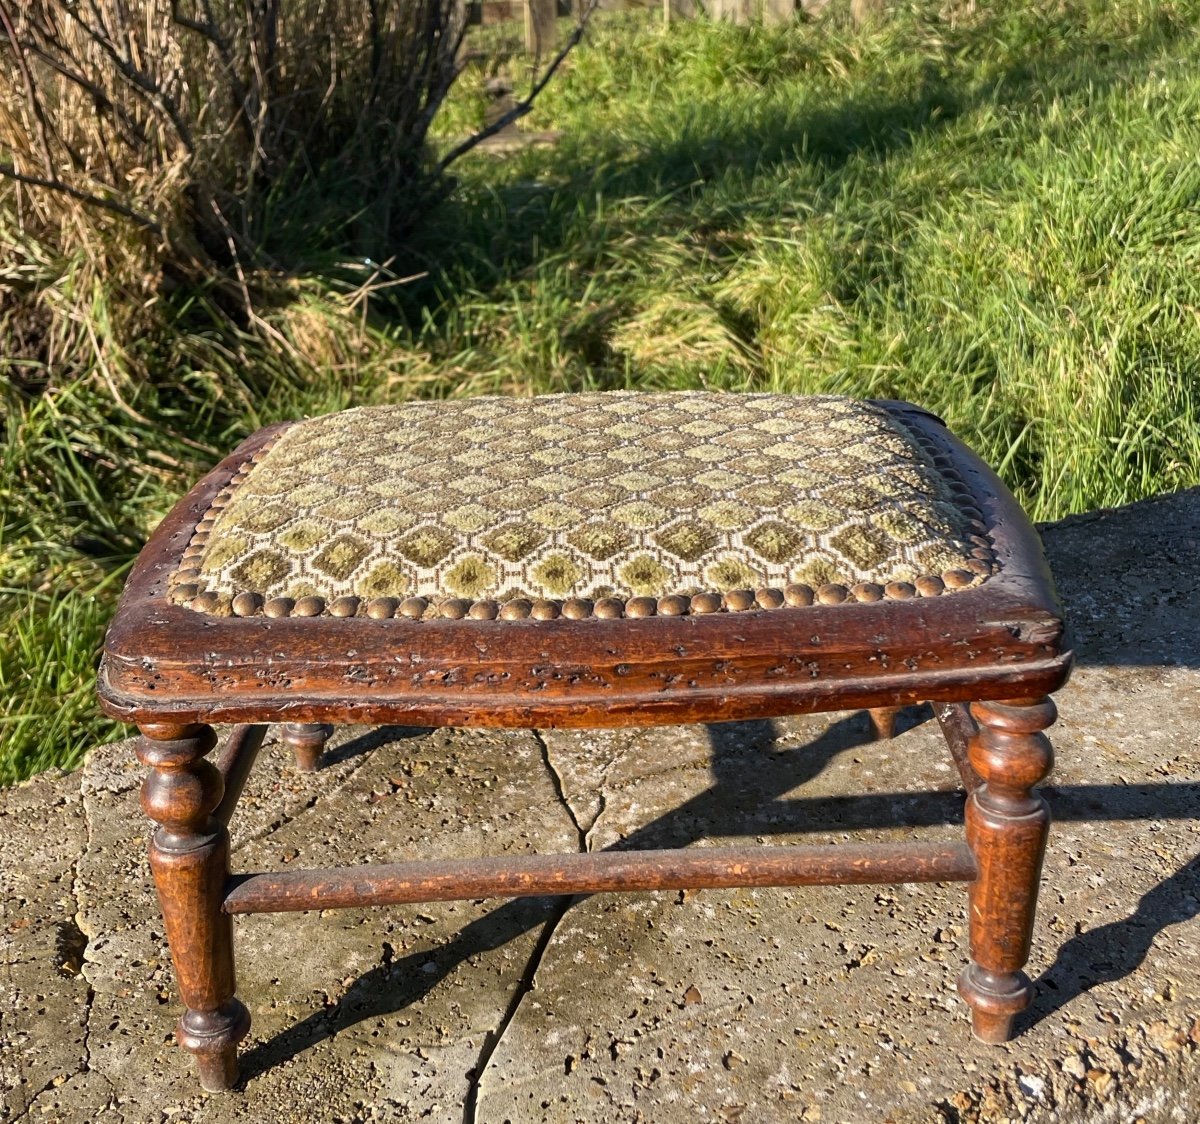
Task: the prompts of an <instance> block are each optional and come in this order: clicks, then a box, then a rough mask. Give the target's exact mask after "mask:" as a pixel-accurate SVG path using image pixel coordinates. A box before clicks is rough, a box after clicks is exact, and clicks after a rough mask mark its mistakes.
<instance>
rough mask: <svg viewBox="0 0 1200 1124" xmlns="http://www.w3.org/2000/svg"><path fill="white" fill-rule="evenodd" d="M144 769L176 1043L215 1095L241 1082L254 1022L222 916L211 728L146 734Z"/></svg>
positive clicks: (223, 836)
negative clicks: (174, 999) (173, 989)
mask: <svg viewBox="0 0 1200 1124" xmlns="http://www.w3.org/2000/svg"><path fill="white" fill-rule="evenodd" d="M141 732H142V736H141V738H140V739H139V740H138V745H137V755H138V759H139V760H140V761H141V762H142V763H143V764H144V765H147V766H149V767H150V775H149V776H148V777H147V778H146V782H145V784H144V785H143V786H142V807H143V809H145V812H146V814H147V815H148V816H149V817H150V818H151V819H152V820H155V821H156V822H157V823H158V825H159V827H158V829H157V830H156V831H155V832H154V837H153V839H152V840H151V842H150V869H151V871H153V873H154V883H155V885H156V886H157V887H158V898H159V902H160V903H161V906H162V915H163V925H164V926H165V928H166V933H167V941H168V943H169V944H170V946H171V960H172V961H173V963H174V965H175V979H176V980H177V981H178V984H179V992H180V995H181V996H182V998H183V1003H184V1006H185V1007H186V1010H185V1011H184V1013H183V1018H181V1019H180V1020H179V1029H178V1037H179V1043H180V1045H181V1046H183V1047H184V1048H185V1049H187V1050H190V1051H191V1053H192V1054H193V1055H194V1056H195V1058H196V1063H197V1066H198V1067H199V1070H200V1084H201V1085H202V1086H203V1087H204V1088H205V1089H207V1090H209V1091H210V1092H214V1093H215V1092H220V1091H222V1090H225V1089H230V1088H232V1087H233V1085H234V1084H235V1083H236V1081H237V1044H238V1043H239V1042H240V1041H241V1040H242V1039H243V1038H244V1037H245V1036H246V1034H247V1033H248V1032H249V1030H250V1015H249V1012H247V1010H246V1008H245V1007H244V1006H243V1005H242V1004H241V1003H240V1002H239V1001H238V1000H237V999H236V998H235V997H234V991H235V989H236V982H235V979H234V972H233V919H232V918H231V917H230V916H229V915H228V914H224V913H222V912H221V903H222V899H223V896H224V892H225V882H226V880H227V879H228V877H229V835H228V833H227V832H226V830H225V827H224V825H223V824H222V823H221V822H220V821H219V820H217V819H216V818H214V816H213V815H212V813H213V810H214V809H215V808H217V807H218V805H219V804H220V803H221V796H222V792H223V788H224V785H223V783H222V781H221V774H220V773H219V772H218V771H217V768H216V766H215V765H213V764H212V763H211V762H209V761H206V760H204V755H205V754H206V753H208V751H209V750H210V749H212V747H213V746H214V745H215V744H216V738H215V736H214V735H213V731H212V727H211V726H174V725H166V724H162V725H146V726H142V727H141Z"/></svg>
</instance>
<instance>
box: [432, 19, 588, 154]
mask: <svg viewBox="0 0 1200 1124" xmlns="http://www.w3.org/2000/svg"><path fill="white" fill-rule="evenodd" d="M599 2H600V0H588V5H587V7H586V8H585V9H584V10H583V11H582V12H581V13H580V15H579V22H578V23H577V24H576V25H575V27H574V29H573V30H572V31H571V34H570V37H569V38H568V39H567V41H566V43H564V44H563V47H562V50H560V51H559V52H558V54H557V55H555V56H554V58H553V59H552V60H551V62H550V65H549V66H547V67H546V70H545V72H544V73H543V74H542V76H541V77H540V78H539V79H538V80H537V81H536V82H535V83H534V84H533V86H532V88H531V89H530V91H529V93H528V94H527V95H526V96H525V98H524V99H523V100H522V101H519V102H517V104H516V105H514V106H513V107H512V109H510V110H509V111H508V112H507V113H505V114H503V115H502V116H501V117H499V118H497V119H496V120H495V121H493V122H492V123H491V124H490V125H488V126H487V128H485V129H481V130H480V131H479V132H478V133H476V134H475V135H474V136H471V137H468V138H467V139H466V140H465V141H463V142H462V143H461V144H457V145H455V146H454V148H452V149H451V150H450V151H449V152H448V153H446V155H445V156H443V157H442V158H441V160H439V161H438V163H437V168H436V170H437V171H438V172H444V171H445V170H446V169H447V168H448V167H449V166H450V165H451V164H453V163H454V161H455V160H457V159H459V157H462V156H465V155H466V154H467V153H468V152H470V151H471V149H473V148H474V147H475V146H476V145H479V144H482V143H483V142H484V141H485V140H487V139H488V137H494V136H495V135H496V134H497V133H499V132H501V131H502V130H504V129H507V128H508V126H509V125H511V124H512V123H513V122H514V121H518V120H520V119H521V118H522V117H524V116H525V114H527V113H528V112H529V111H530V110H531V109H532V108H533V102H534V99H535V98H536V97H537V96H538V94H540V93H541V92H542V90H543V89H545V87H546V83H547V82H549V81H550V79H551V78H553V77H554V72H555V71H556V70H557V69H558V68H559V67H560V66H561V65H562V63H563V60H564V59H565V58H566V57H567V55H569V54H570V53H571V51H572V50H574V48H575V45H576V44H577V43H578V42H579V40H580V39H582V38H583V33H584V31H586V30H587V24H588V20H590V19H591V18H592V13H593V12H594V11H595V10H596V6H597V5H598V4H599Z"/></svg>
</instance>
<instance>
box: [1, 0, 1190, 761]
mask: <svg viewBox="0 0 1200 1124" xmlns="http://www.w3.org/2000/svg"><path fill="white" fill-rule="evenodd" d="M943 8H944V6H943V5H942V4H940V3H939V4H933V3H926V2H924V0H920V2H917V3H912V4H909V5H906V6H904V7H903V8H902V9H898V10H896V11H895V12H894V13H893V14H892V16H890V17H889V18H888V19H886V20H881V21H878V22H877V23H875V24H874V25H872V26H870V27H866V28H863V29H859V30H856V29H853V28H851V27H850V26H849V25H848V23H846V22H844V21H840V20H838V19H833V20H829V21H824V22H821V23H816V24H798V25H796V26H795V27H793V28H791V29H787V30H782V31H778V30H766V29H762V28H735V27H729V26H713V25H709V24H706V23H701V22H697V23H690V24H689V23H684V24H675V25H673V26H672V27H671V29H670V30H669V31H668V32H665V33H664V32H663V31H662V30H661V29H660V28H659V27H657V26H656V25H655V24H653V23H648V22H646V21H644V20H643V21H638V20H622V19H616V18H614V17H611V16H608V17H602V18H601V19H600V20H599V21H598V23H597V27H596V29H595V31H594V33H593V34H592V37H591V41H590V43H589V44H588V46H587V47H586V48H584V49H581V50H580V51H579V52H577V54H576V55H575V56H574V57H573V59H572V60H571V61H570V63H569V64H568V67H567V68H565V70H564V73H563V76H562V79H561V80H560V81H558V82H556V83H555V84H553V85H552V86H551V87H549V88H548V90H547V92H546V94H545V96H544V98H543V100H542V101H541V102H540V103H539V106H538V108H537V109H536V111H535V113H534V114H533V115H531V118H530V119H529V122H528V126H529V127H530V128H537V129H556V130H561V132H562V134H563V135H562V139H561V141H560V142H559V143H558V144H557V145H556V146H554V147H553V148H542V149H534V150H528V151H525V152H523V153H520V154H519V155H517V156H514V157H511V158H507V159H505V160H497V159H496V158H493V157H489V156H484V155H477V156H472V157H470V158H468V160H467V161H464V162H463V163H462V164H461V165H459V166H458V167H457V169H456V172H457V174H458V176H459V177H460V182H459V185H458V190H457V192H456V194H455V195H454V196H453V197H452V198H451V199H450V200H449V201H448V202H447V203H446V204H445V205H444V206H443V207H442V209H441V210H440V211H439V212H437V213H436V214H435V215H434V216H433V217H432V218H431V220H429V221H428V222H426V223H425V224H424V225H423V226H422V228H421V230H420V231H419V233H418V235H417V236H416V238H415V239H414V241H413V242H412V243H411V244H410V245H408V246H406V247H405V248H404V249H403V251H402V253H401V254H400V256H399V257H398V259H397V260H396V261H395V262H394V263H393V265H392V267H391V268H392V270H393V271H394V273H395V274H396V275H397V276H408V275H411V274H414V273H419V272H424V273H425V274H426V276H425V277H424V278H422V279H420V280H418V281H413V282H410V283H408V284H406V285H401V286H396V287H394V288H391V289H389V290H387V291H386V292H384V293H380V294H378V295H377V296H376V297H374V298H373V302H372V306H373V309H374V311H373V313H372V315H371V317H370V318H369V319H368V321H367V326H366V327H365V329H364V330H363V331H362V332H361V333H356V332H355V331H354V330H353V328H352V325H353V317H349V318H348V317H347V316H345V315H343V314H342V313H340V312H338V311H337V310H338V308H339V305H340V306H342V307H344V305H345V302H346V298H345V296H344V295H339V293H340V290H339V289H338V287H337V285H335V283H334V281H333V280H332V279H331V275H330V271H329V270H327V269H321V268H319V267H317V266H314V268H313V270H312V275H311V276H310V277H308V278H304V279H301V280H300V281H298V282H297V283H296V285H295V286H294V287H293V288H292V290H291V296H290V297H289V298H288V299H286V300H281V301H280V302H279V303H278V306H277V307H276V308H275V309H274V310H273V312H272V313H271V314H269V315H268V319H269V320H270V322H271V324H272V326H273V330H274V331H276V332H278V333H279V336H280V338H282V339H283V340H284V341H286V345H285V343H279V342H278V341H276V342H273V343H270V344H268V345H265V346H264V344H263V342H262V341H263V338H264V337H263V334H262V333H258V334H252V333H249V332H247V333H246V334H245V335H244V336H242V335H238V334H235V337H236V338H228V336H219V335H215V334H214V332H213V330H212V327H211V325H212V324H213V323H215V322H216V321H215V320H214V319H213V318H212V317H207V316H206V315H205V314H204V308H205V300H206V299H207V298H206V296H205V294H202V293H184V294H178V293H177V294H175V295H174V296H173V297H172V298H171V299H170V300H169V301H163V302H161V304H160V305H159V306H156V307H155V308H154V310H153V316H152V319H151V322H150V323H151V327H150V328H148V329H142V330H140V331H139V332H138V333H137V335H136V338H134V339H132V340H117V339H116V338H115V337H114V342H113V344H112V347H111V348H110V347H108V346H107V345H106V343H105V335H104V333H105V331H106V330H110V331H112V332H113V333H119V332H120V330H121V329H120V325H121V323H123V322H124V316H123V310H122V309H121V308H119V307H116V305H115V304H114V302H115V301H117V300H118V299H119V298H118V297H117V295H116V294H113V293H109V292H105V291H104V289H103V288H102V287H99V288H98V289H97V291H96V292H95V294H94V299H93V300H92V302H91V305H90V307H91V308H92V314H91V323H92V324H93V325H94V327H95V331H96V332H97V333H98V339H99V343H98V346H97V349H96V354H97V355H98V356H100V357H104V356H108V355H112V356H120V355H124V356H126V357H129V356H133V357H135V358H136V359H137V361H138V366H139V369H146V370H150V371H157V372H162V377H156V378H151V379H143V378H137V377H134V376H132V375H130V374H128V373H125V372H123V371H122V370H121V369H120V366H119V364H118V363H117V360H116V359H115V358H114V359H113V361H112V362H113V364H114V365H115V366H114V368H113V369H111V370H107V371H105V370H100V369H97V370H96V371H88V372H84V373H83V374H82V375H80V376H78V377H77V378H76V379H75V380H74V381H73V382H71V383H70V384H69V385H66V386H63V387H59V386H56V385H55V384H54V378H53V372H52V370H50V369H48V368H46V367H38V366H37V365H36V364H34V365H33V366H31V367H30V368H29V369H28V370H24V369H17V368H15V367H14V368H11V369H10V371H9V377H10V381H11V382H12V384H13V385H12V386H10V389H9V392H8V395H7V398H6V401H5V424H6V429H7V443H6V447H5V453H4V458H5V459H4V467H5V473H4V477H3V479H2V480H0V574H2V575H3V577H2V578H0V581H3V583H4V586H3V588H2V589H0V634H2V636H3V639H2V640H0V698H2V699H3V702H0V781H12V780H14V779H17V778H19V777H23V776H27V775H29V774H30V773H32V772H35V771H37V770H39V769H44V768H46V767H48V766H51V765H67V766H69V765H71V764H74V763H75V762H77V761H78V758H79V755H80V753H81V752H82V751H83V750H84V749H85V748H86V747H88V746H89V745H91V744H94V743H95V741H97V740H98V739H102V738H109V737H113V736H116V735H117V734H118V733H119V728H117V727H114V726H113V725H112V724H109V723H107V722H106V721H104V720H103V719H102V718H101V717H100V716H99V715H98V713H97V711H96V710H95V708H94V706H93V704H92V701H91V700H92V691H93V683H92V679H93V674H94V672H93V669H94V664H95V659H96V651H97V649H98V645H99V642H100V638H101V635H102V628H103V625H104V622H105V621H106V619H107V618H108V616H109V615H110V614H111V612H112V609H113V606H114V603H115V596H116V594H117V592H118V590H119V587H120V584H121V582H122V580H123V578H124V575H125V573H126V571H127V568H128V565H129V563H130V561H131V559H132V557H133V555H134V554H135V553H136V549H137V546H138V544H139V543H140V541H141V540H142V539H143V538H144V536H145V534H146V532H147V531H148V530H149V529H150V528H151V527H152V526H153V524H154V523H155V522H156V520H157V519H158V518H160V517H161V515H162V514H164V513H165V511H166V510H167V509H168V507H169V506H170V503H171V502H172V501H173V500H174V498H176V497H177V496H178V495H179V494H180V493H181V492H182V490H183V489H184V488H185V487H186V485H187V484H188V482H189V481H190V480H191V479H192V478H194V476H195V475H196V474H197V473H199V472H200V471H201V470H202V468H203V467H204V466H205V465H207V464H209V463H211V462H212V461H213V460H214V459H215V458H216V456H217V455H218V452H219V451H220V450H221V449H222V448H226V447H228V446H229V445H230V444H231V443H232V442H233V441H234V440H236V439H237V438H238V437H239V436H241V435H243V434H245V433H247V432H249V431H251V430H252V429H254V428H255V427H257V426H258V425H260V424H262V423H263V422H265V421H268V420H271V419H273V418H277V417H287V416H296V415H298V414H302V413H315V412H320V411H324V410H330V409H336V408H340V407H342V406H345V405H349V404H352V403H365V402H377V401H393V400H397V399H401V398H404V397H411V396H414V395H422V396H437V395H451V394H453V395H464V394H475V393H486V392H506V393H510V392H511V393H531V392H542V391H553V390H572V389H580V388H584V387H639V388H680V387H696V386H707V387H714V388H724V389H730V390H784V391H799V392H816V391H833V392H839V393H849V394H856V395H873V396H886V397H899V398H908V399H911V400H914V401H918V402H921V403H923V404H925V405H927V406H929V407H931V408H932V409H934V410H936V411H938V412H939V413H941V414H942V415H943V416H944V417H945V418H946V420H947V421H948V422H949V423H950V424H951V425H952V426H953V427H954V428H955V429H956V430H957V431H958V432H959V433H960V434H961V435H963V436H964V437H965V438H966V439H967V440H968V441H969V442H970V443H971V444H973V445H974V446H975V447H976V448H977V449H978V450H979V451H980V453H981V454H983V455H984V456H985V457H986V458H987V459H988V460H990V461H991V462H992V463H993V464H995V465H997V466H998V467H999V468H1000V469H1001V471H1002V474H1003V475H1004V477H1005V479H1006V480H1007V481H1008V482H1009V484H1010V485H1011V486H1012V487H1013V488H1014V490H1015V491H1016V492H1017V494H1018V495H1019V496H1020V498H1021V499H1022V501H1023V502H1024V503H1025V504H1026V505H1027V508H1028V509H1029V510H1030V511H1031V513H1032V514H1033V515H1034V516H1035V517H1037V518H1040V519H1050V518H1056V517H1059V516H1061V515H1064V514H1066V513H1068V512H1072V511H1081V510H1086V509H1090V508H1094V507H1097V506H1102V505H1114V504H1120V503H1125V502H1128V501H1131V500H1135V499H1138V498H1140V497H1143V496H1146V495H1150V494H1153V493H1156V492H1162V491H1168V490H1172V489H1177V488H1181V487H1186V486H1189V485H1194V484H1196V483H1197V482H1198V481H1200V378H1198V367H1200V161H1198V160H1197V159H1196V153H1197V151H1200V35H1198V34H1197V33H1198V31H1200V3H1197V2H1196V0H1180V2H1177V3H1166V2H1160V0H1134V2H1132V3H1127V4H1122V5H1112V4H1109V3H1100V2H1091V0H1059V2H1056V3H1043V2H1035V3H1032V4H1029V3H1017V2H1016V0H995V2H990V3H988V4H981V5H979V11H978V12H977V13H976V14H973V15H962V16H960V17H959V18H957V19H955V20H950V19H948V18H945V16H944V14H943V15H940V14H939V13H941V12H942V11H943ZM483 96H484V95H483V74H482V73H481V72H480V73H476V72H471V73H470V74H468V76H467V77H466V79H465V80H464V82H463V84H462V86H461V88H460V90H459V92H458V94H457V96H456V100H455V101H454V102H453V104H452V105H450V106H449V107H448V108H447V110H446V112H445V113H444V115H443V118H442V120H441V121H440V122H439V126H438V129H439V137H440V138H441V141H442V143H449V142H450V141H451V140H452V139H454V138H455V137H457V136H461V135H462V134H463V133H464V132H465V131H466V130H467V129H468V128H469V127H471V126H472V125H474V124H475V123H477V122H478V120H480V119H481V117H482V112H483ZM331 190H333V188H331ZM5 221H11V219H6V220H5ZM35 250H36V248H35V247H31V248H30V257H31V259H33V258H35V257H36V253H35ZM39 268H43V269H44V270H45V271H46V276H48V277H50V278H51V279H52V280H53V285H51V284H50V282H47V281H45V280H43V281H41V282H39V283H42V284H46V285H47V288H48V291H49V290H50V289H52V288H53V286H59V287H61V286H62V284H64V282H63V278H65V277H69V276H71V269H72V264H71V263H70V262H48V263H44V264H43V265H42V266H39ZM0 307H2V306H0ZM356 307H360V306H356ZM106 325H109V326H110V328H108V329H106V327H105V326H106ZM268 338H269V337H268ZM299 355H303V356H308V357H309V360H310V361H304V362H302V361H300V360H299V359H298V358H297V356H299ZM313 356H316V357H317V358H316V359H315V361H313V360H312V357H313ZM18 384H19V385H18ZM26 384H28V385H26ZM31 386H32V389H30V387H31ZM22 387H23V389H22Z"/></svg>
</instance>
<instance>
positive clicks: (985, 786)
mask: <svg viewBox="0 0 1200 1124" xmlns="http://www.w3.org/2000/svg"><path fill="white" fill-rule="evenodd" d="M971 716H972V717H973V718H974V719H975V721H976V723H978V727H979V732H978V734H976V735H975V736H973V737H971V738H970V740H969V746H968V755H969V758H970V764H971V767H972V768H973V770H974V771H975V773H977V774H978V775H979V777H980V778H981V781H982V783H981V784H980V785H979V787H977V788H975V789H974V790H973V791H972V792H971V795H970V796H969V797H968V798H967V814H966V823H967V842H968V844H970V846H971V850H972V851H973V852H974V854H975V861H976V863H977V864H978V866H979V874H978V877H977V878H976V879H975V881H974V882H972V883H971V887H970V890H969V904H970V943H971V963H970V964H969V965H968V966H967V969H966V971H964V972H963V974H962V975H961V976H960V977H959V981H958V989H959V992H960V993H961V995H962V997H963V998H964V999H965V1000H966V1001H967V1003H968V1004H969V1005H970V1007H971V1019H972V1026H973V1029H974V1032H975V1036H976V1037H977V1038H979V1039H980V1040H981V1041H983V1042H990V1043H998V1042H1006V1041H1008V1039H1009V1038H1010V1037H1011V1036H1012V1032H1013V1023H1014V1020H1015V1018H1016V1016H1017V1015H1018V1014H1019V1013H1020V1012H1021V1011H1023V1010H1024V1009H1025V1008H1026V1007H1028V1006H1029V1003H1030V1001H1031V1000H1032V999H1033V986H1032V985H1031V984H1030V982H1029V978H1028V976H1026V975H1025V973H1024V972H1022V971H1021V969H1022V968H1023V967H1024V965H1025V962H1026V960H1028V959H1029V943H1030V937H1031V935H1032V931H1033V916H1034V910H1035V908H1036V905H1037V892H1038V880H1039V878H1040V876H1041V869H1042V856H1043V854H1044V852H1045V849H1046V833H1047V830H1048V828H1049V824H1050V810H1049V808H1048V807H1047V805H1046V801H1045V800H1044V799H1043V798H1042V796H1041V795H1040V794H1039V793H1037V792H1035V791H1034V790H1033V786H1034V785H1036V784H1037V783H1038V782H1039V781H1041V780H1042V779H1043V778H1044V777H1045V776H1046V775H1047V774H1048V773H1049V772H1050V768H1051V766H1052V765H1053V762H1054V755H1053V751H1052V749H1051V747H1050V741H1049V739H1048V738H1047V737H1046V736H1045V734H1043V733H1042V732H1041V731H1042V730H1045V729H1046V728H1047V727H1049V726H1050V725H1051V724H1052V723H1053V722H1054V719H1055V709H1054V703H1053V702H1052V701H1051V700H1050V699H1048V698H1042V699H1032V700H1031V699H1019V700H1015V701H1009V702H987V703H974V704H972V706H971Z"/></svg>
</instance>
